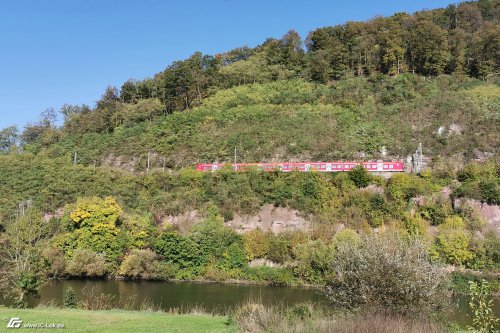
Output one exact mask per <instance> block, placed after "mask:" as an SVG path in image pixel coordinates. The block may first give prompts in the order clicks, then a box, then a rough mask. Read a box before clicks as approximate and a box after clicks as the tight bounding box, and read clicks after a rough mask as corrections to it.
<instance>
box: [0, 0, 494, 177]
mask: <svg viewBox="0 0 500 333" xmlns="http://www.w3.org/2000/svg"><path fill="white" fill-rule="evenodd" d="M499 13H500V2H499V1H495V0H480V1H473V2H464V3H460V4H458V5H450V6H449V7H447V8H445V9H436V10H431V11H420V12H416V13H414V14H408V13H397V14H394V15H393V16H391V17H386V18H383V17H377V18H374V19H372V20H369V21H367V22H347V23H345V24H342V25H337V26H332V27H323V28H319V29H316V30H314V31H312V32H310V33H309V35H308V36H307V38H305V40H302V38H301V37H300V36H299V35H298V34H297V33H296V32H295V31H293V30H291V31H289V32H288V33H287V34H286V35H284V36H283V37H282V38H280V39H275V38H269V39H267V40H266V41H265V42H263V43H262V44H261V45H259V46H257V47H255V48H249V47H241V48H236V49H234V50H231V51H228V52H225V53H221V54H216V55H203V54H201V53H199V52H196V53H195V54H193V55H192V56H191V57H189V58H188V59H185V60H180V61H175V62H173V63H172V64H171V65H169V66H168V67H167V68H166V69H165V70H164V71H162V72H160V73H157V74H155V75H154V76H153V77H152V78H146V79H144V80H141V81H137V80H129V81H127V82H125V83H124V84H123V85H122V87H121V88H120V89H116V88H114V87H108V89H107V90H106V91H105V92H104V94H103V95H102V97H101V99H100V100H99V101H97V103H96V105H95V106H87V105H64V106H63V107H62V108H61V110H60V115H62V116H63V117H64V122H63V124H62V126H57V125H56V124H58V122H57V121H56V118H57V117H58V114H57V113H56V111H54V110H53V109H49V110H46V111H45V112H44V113H43V114H42V116H41V119H40V120H39V121H38V122H34V123H32V124H29V125H28V126H26V128H25V129H24V130H23V131H22V132H21V133H19V132H18V131H17V129H16V128H13V127H12V128H7V129H4V130H3V131H2V132H1V133H0V143H1V144H0V146H1V149H2V150H3V151H15V150H16V149H17V150H18V149H19V148H20V147H22V149H23V150H24V151H29V152H32V153H35V154H43V155H44V156H48V157H51V158H54V157H63V156H64V157H65V158H67V159H68V161H69V160H72V159H73V158H74V154H75V153H77V155H78V161H79V162H80V163H83V164H85V165H112V166H119V167H123V168H124V169H126V170H129V171H143V170H144V168H145V165H146V162H145V157H146V154H148V153H151V154H152V156H153V157H154V161H153V164H154V167H160V168H163V166H165V167H166V168H179V167H184V166H192V165H193V164H195V163H197V162H212V161H221V162H226V161H230V160H233V158H234V157H233V155H234V149H235V148H236V149H237V155H238V158H239V159H240V160H241V161H245V162H255V161H270V160H277V159H281V160H294V161H308V160H310V161H317V160H326V159H343V158H380V157H381V156H380V151H381V149H382V147H385V148H386V149H387V152H388V155H387V156H386V158H394V157H405V156H406V155H407V154H409V153H411V152H412V151H414V149H415V147H416V145H417V144H418V143H419V142H422V143H423V144H424V149H425V151H424V153H425V154H426V155H428V156H431V157H437V156H443V157H446V158H451V159H452V160H454V161H458V166H460V165H461V164H462V163H463V162H466V161H468V160H470V159H475V158H484V157H491V156H496V155H497V149H498V130H496V128H495V125H497V123H498V119H499V115H498V110H499V109H500V108H499V104H500V102H499V95H500V94H499V88H498V78H497V74H498V71H499V67H500V58H499V54H500V53H499V50H500V37H499V36H500V23H499V17H500V14H499ZM304 46H305V48H304ZM16 147H17V148H16Z"/></svg>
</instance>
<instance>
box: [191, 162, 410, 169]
mask: <svg viewBox="0 0 500 333" xmlns="http://www.w3.org/2000/svg"><path fill="white" fill-rule="evenodd" d="M356 165H363V167H364V168H365V169H366V170H368V171H370V172H404V163H403V162H402V161H392V162H301V163H292V162H282V163H280V162H277V163H236V164H229V163H228V164H220V163H216V164H198V165H197V166H196V170H199V171H206V172H211V171H216V170H219V169H221V168H222V167H224V166H227V167H231V168H233V169H234V170H235V171H244V170H245V169H247V168H249V167H250V168H256V169H259V170H263V171H274V170H278V171H282V172H290V171H294V170H296V171H300V172H307V171H313V170H314V171H319V172H339V171H349V170H351V169H353V168H355V167H356Z"/></svg>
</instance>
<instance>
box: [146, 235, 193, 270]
mask: <svg viewBox="0 0 500 333" xmlns="http://www.w3.org/2000/svg"><path fill="white" fill-rule="evenodd" d="M154 250H155V251H156V252H157V253H159V254H161V255H162V257H163V260H164V261H165V262H167V263H172V264H175V265H178V266H179V268H181V269H185V268H192V267H195V266H199V265H201V263H202V259H201V255H202V254H201V252H200V249H199V246H198V244H196V243H195V242H194V241H193V240H191V239H190V238H188V237H183V236H181V235H178V234H176V233H174V232H170V231H166V232H163V233H162V234H161V235H160V236H159V237H158V239H157V240H156V242H155V244H154Z"/></svg>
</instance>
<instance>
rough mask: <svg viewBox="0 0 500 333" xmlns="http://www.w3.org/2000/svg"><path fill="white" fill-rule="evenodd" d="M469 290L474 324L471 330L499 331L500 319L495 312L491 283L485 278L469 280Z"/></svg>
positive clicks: (481, 332) (482, 332) (470, 327)
mask: <svg viewBox="0 0 500 333" xmlns="http://www.w3.org/2000/svg"><path fill="white" fill-rule="evenodd" d="M469 291H470V300H469V306H470V308H471V310H472V325H471V326H469V327H468V328H469V329H470V330H471V331H474V332H480V333H496V332H498V331H499V329H500V320H499V319H498V318H496V317H495V314H494V313H493V299H492V296H491V287H490V284H489V283H488V282H487V281H486V280H484V279H483V280H482V281H481V282H480V283H478V282H476V281H469Z"/></svg>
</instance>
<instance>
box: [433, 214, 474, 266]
mask: <svg viewBox="0 0 500 333" xmlns="http://www.w3.org/2000/svg"><path fill="white" fill-rule="evenodd" d="M464 227H465V223H464V221H463V219H462V218H460V217H459V216H453V217H448V218H446V219H445V222H444V223H443V224H442V225H441V226H440V227H439V233H438V235H437V236H436V244H435V246H434V248H433V249H431V251H432V255H433V257H434V258H437V259H441V260H442V261H444V262H445V263H448V264H452V265H457V266H463V265H466V264H467V263H469V261H471V260H472V259H473V258H474V254H473V253H472V252H471V251H470V249H469V243H470V237H469V234H468V232H467V231H466V230H465V229H464Z"/></svg>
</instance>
